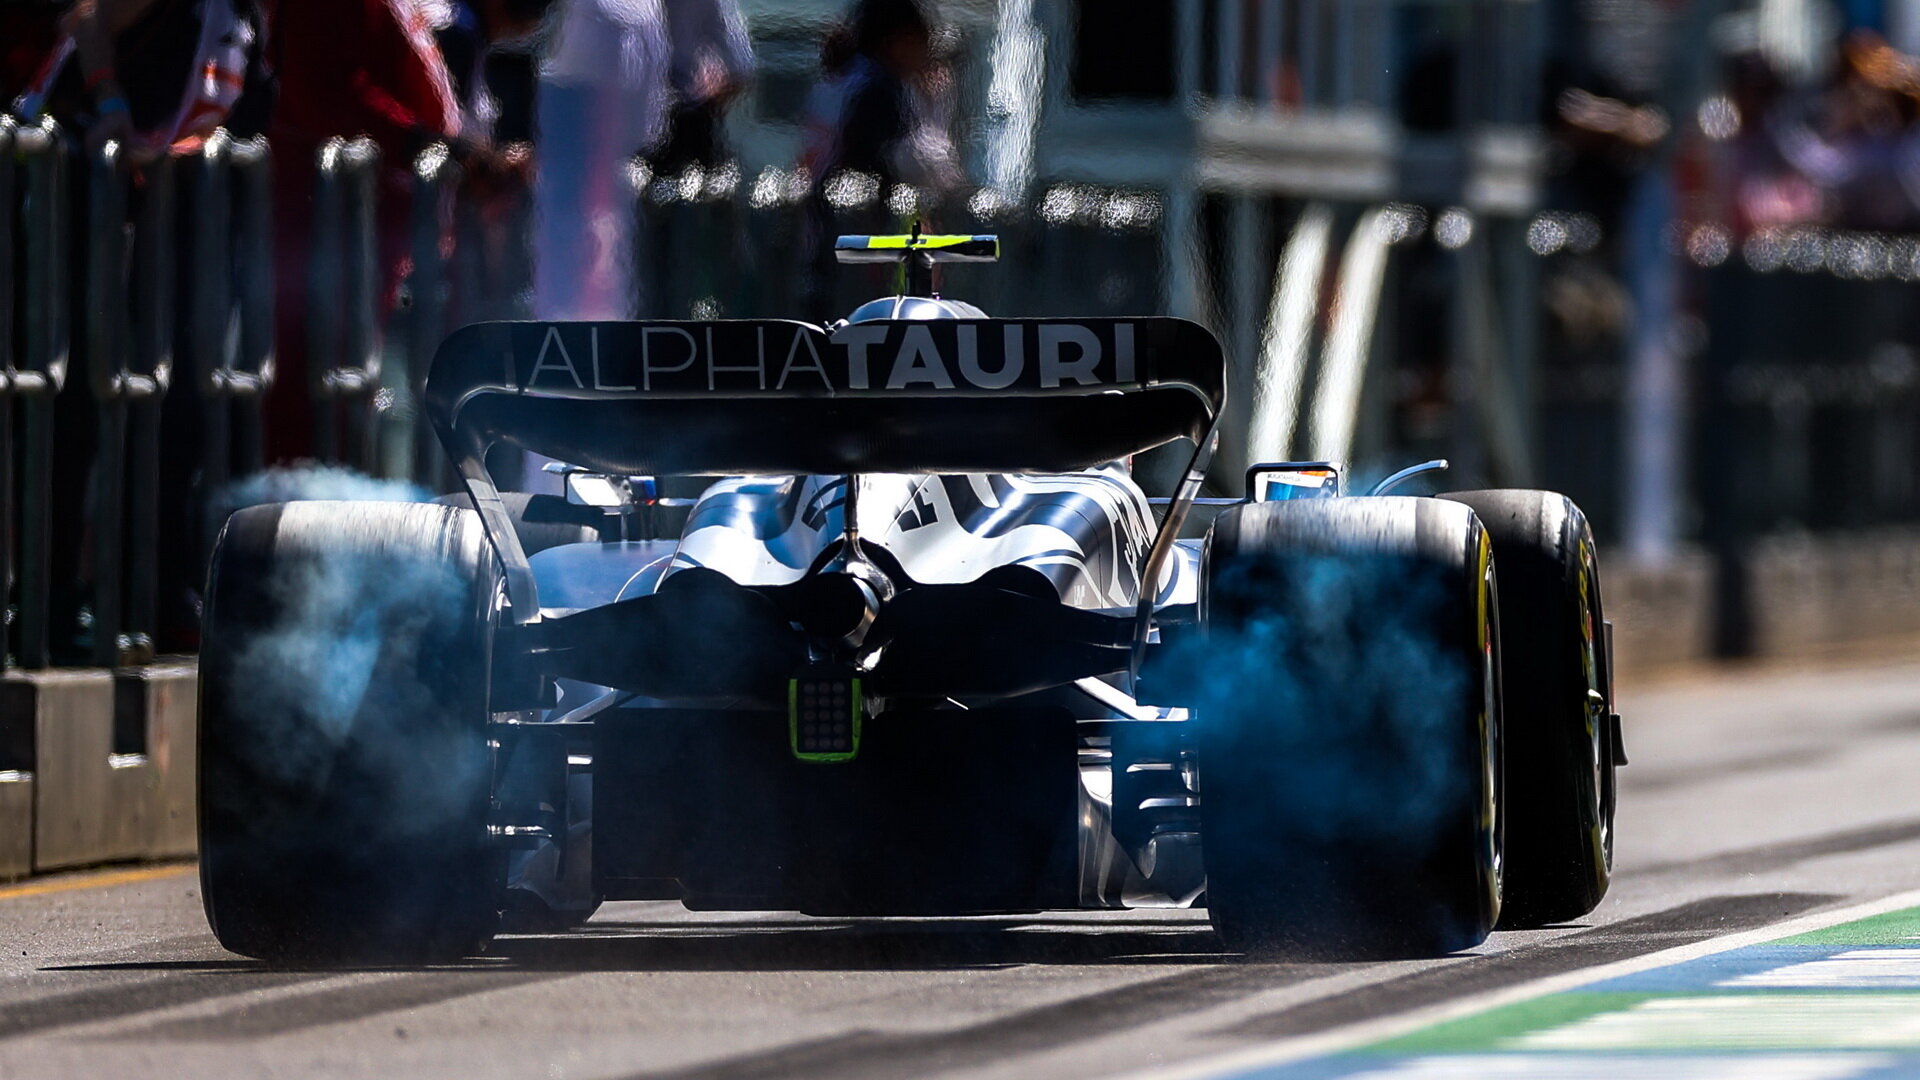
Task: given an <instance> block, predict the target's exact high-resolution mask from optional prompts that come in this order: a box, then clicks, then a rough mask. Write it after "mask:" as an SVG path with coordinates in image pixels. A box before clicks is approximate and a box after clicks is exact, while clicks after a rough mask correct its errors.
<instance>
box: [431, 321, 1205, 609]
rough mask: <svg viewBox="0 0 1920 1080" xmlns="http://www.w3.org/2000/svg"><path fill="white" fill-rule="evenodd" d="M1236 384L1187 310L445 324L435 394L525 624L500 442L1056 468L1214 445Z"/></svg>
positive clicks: (816, 469) (721, 455)
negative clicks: (817, 322)
mask: <svg viewBox="0 0 1920 1080" xmlns="http://www.w3.org/2000/svg"><path fill="white" fill-rule="evenodd" d="M1225 386H1226V370H1225V361H1224V359H1223V358H1222V356H1221V352H1220V346H1219V343H1218V342H1216V341H1215V340H1214V338H1213V335H1212V334H1210V333H1208V332H1207V331H1206V329H1205V328H1203V327H1201V326H1199V325H1197V324H1194V323H1191V322H1187V321H1184V320H1181V319H1170V318H1123V319H1112V318H1104V319H955V320H933V321H904V320H903V321H875V322H861V323H851V324H845V325H842V326H839V327H837V328H835V329H834V330H832V331H829V330H827V329H825V328H822V327H818V326H813V325H811V324H807V323H801V322H791V321H784V320H736V321H714V322H679V321H652V322H551V323H549V322H521V323H481V324H477V325H474V326H469V327H466V328H464V329H461V330H458V331H456V332H455V333H454V334H453V335H451V336H450V337H448V338H447V340H446V341H445V343H443V344H442V345H441V347H440V350H439V352H438V354H436V355H435V357H434V360H433V366H432V369H431V371H430V372H429V374H428V377H427V384H426V394H425V399H426V407H427V411H428V414H429V416H430V418H431V419H432V421H433V424H434V427H435V428H436V430H437V431H438V432H439V435H440V439H441V441H442V443H443V444H444V445H445V446H446V448H447V453H448V455H449V456H450V457H451V458H452V459H453V461H454V462H455V463H456V464H457V466H458V467H459V469H460V472H461V474H462V476H463V477H464V478H465V479H466V481H467V483H468V485H469V487H470V488H471V489H472V490H473V493H474V496H475V500H476V503H477V504H478V505H479V506H480V509H481V512H482V514H483V516H484V517H486V518H487V531H488V532H489V534H491V535H492V536H493V538H494V543H495V546H496V548H497V549H499V551H500V554H501V560H502V562H503V563H504V564H506V568H507V571H508V587H509V592H510V595H511V597H512V600H513V603H514V605H515V609H516V617H517V618H518V619H519V620H520V621H526V620H527V619H530V618H532V612H537V611H538V607H537V603H536V604H534V606H533V607H532V612H528V611H527V609H526V608H525V607H523V606H522V602H523V599H524V600H525V601H527V602H532V597H533V594H532V579H531V574H530V573H526V572H524V564H525V558H524V556H523V555H521V554H520V553H519V551H518V550H517V549H518V547H519V545H518V543H517V541H516V540H515V538H514V536H513V531H512V529H511V528H510V527H507V521H506V517H505V514H504V511H501V510H500V509H499V507H498V495H497V491H496V489H495V487H494V485H493V482H492V480H491V478H490V477H489V476H488V475H487V473H486V469H485V467H484V464H483V462H484V461H485V458H486V452H487V450H488V449H489V448H490V447H492V446H493V445H495V444H500V443H504V444H507V445H511V446H516V447H520V448H521V449H524V450H529V451H532V452H535V453H539V454H544V455H546V456H548V457H553V458H558V459H560V460H562V461H566V462H570V463H573V464H577V465H582V466H585V467H587V468H589V469H592V470H595V471H604V472H609V473H615V474H626V475H640V474H692V475H740V474H784V473H818V474H836V473H861V472H897V473H963V472H1008V473H1042V472H1065V471H1069V470H1073V469H1080V468H1088V467H1091V466H1094V465H1098V464H1101V463H1103V462H1108V461H1112V460H1115V459H1117V458H1123V457H1126V456H1128V455H1130V454H1135V453H1139V452H1141V451H1143V450H1148V449H1151V448H1153V447H1156V446H1160V445H1163V444H1165V443H1168V442H1171V441H1173V440H1175V439H1180V438H1187V439H1191V440H1193V441H1194V443H1195V445H1196V447H1197V448H1199V451H1200V453H1198V454H1197V455H1196V458H1197V459H1201V458H1204V455H1205V453H1206V452H1209V451H1210V449H1211V445H1212V433H1213V429H1214V425H1215V424H1216V422H1217V421H1218V419H1219V416H1220V411H1221V408H1222V405H1223V402H1224V397H1225ZM1196 464H1202V465H1203V464H1204V462H1203V460H1197V461H1196ZM1190 471H1191V470H1190ZM1187 486H1188V485H1186V484H1183V485H1182V488H1183V490H1184V489H1185V488H1186V487H1187ZM1193 487H1194V489H1195V490H1197V480H1195V481H1194V482H1193ZM1191 495H1192V493H1191V492H1188V493H1187V495H1186V499H1187V500H1188V501H1190V500H1191ZM489 503H491V504H493V505H492V506H489ZM516 563H518V564H520V565H519V566H516V565H515V564H516ZM516 578H523V579H524V580H522V581H516V580H515V579H516Z"/></svg>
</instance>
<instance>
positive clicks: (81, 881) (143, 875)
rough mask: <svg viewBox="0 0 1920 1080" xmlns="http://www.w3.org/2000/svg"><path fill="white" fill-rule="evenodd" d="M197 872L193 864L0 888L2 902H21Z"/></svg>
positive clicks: (34, 882)
mask: <svg viewBox="0 0 1920 1080" xmlns="http://www.w3.org/2000/svg"><path fill="white" fill-rule="evenodd" d="M196 870H197V868H196V867H194V866H192V865H186V866H180V865H172V866H143V867H140V868H138V869H135V870H108V871H104V872H100V873H92V874H80V875H75V876H71V877H59V878H54V879H53V880H50V881H28V882H23V883H21V884H19V885H5V886H0V900H20V899H24V898H26V897H29V896H46V895H47V894H49V893H63V892H73V891H74V890H76V889H106V888H111V887H112V886H115V885H132V884H134V883H136V882H141V881H159V880H162V879H165V878H173V877H184V876H186V875H188V874H191V873H195V872H196Z"/></svg>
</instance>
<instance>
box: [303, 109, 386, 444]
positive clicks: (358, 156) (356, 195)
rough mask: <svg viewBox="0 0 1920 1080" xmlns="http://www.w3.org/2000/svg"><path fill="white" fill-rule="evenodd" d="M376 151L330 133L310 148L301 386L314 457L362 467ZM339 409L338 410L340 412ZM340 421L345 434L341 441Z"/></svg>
mask: <svg viewBox="0 0 1920 1080" xmlns="http://www.w3.org/2000/svg"><path fill="white" fill-rule="evenodd" d="M379 162H380V153H379V150H378V149H377V148H376V147H375V146H374V144H373V142H372V141H371V140H369V139H364V138H361V139H354V140H352V141H351V142H349V141H347V140H345V139H339V138H334V139H329V140H327V141H326V143H324V144H323V145H322V146H321V147H320V150H319V152H318V154H317V155H316V158H315V161H314V168H315V170H316V174H315V180H314V191H313V248H312V261H311V264H310V266H309V270H308V279H307V282H308V285H307V287H308V290H309V291H308V294H307V295H308V303H307V351H308V359H307V388H308V392H309V393H310V394H311V395H312V399H313V410H314V412H313V417H314V443H313V445H314V457H315V458H317V459H319V460H321V461H335V462H343V463H346V464H349V465H353V466H356V467H362V468H364V467H365V466H366V465H367V464H368V458H369V457H370V456H371V451H372V444H371V436H372V431H373V427H372V424H371V423H370V422H369V420H368V417H367V407H368V406H369V405H370V404H371V403H370V401H365V400H355V399H363V398H370V396H371V394H372V390H373V387H374V385H375V384H376V383H377V382H378V380H379V375H380V358H379V355H378V353H377V352H376V347H377V342H378V336H377V335H376V334H375V330H374V317H375V313H376V310H377V307H378V304H377V297H376V292H377V290H378V289H379V285H380V282H379V271H378V263H379V252H378V246H377V245H378V242H379V241H378V237H377V236H376V235H375V231H374V213H373V203H374V197H375V192H374V181H375V179H376V175H377V172H378V169H379ZM343 408H344V409H345V416H344V417H343V416H342V415H341V411H342V409H343ZM342 427H344V428H345V431H346V440H345V443H344V445H343V444H342V441H341V429H342Z"/></svg>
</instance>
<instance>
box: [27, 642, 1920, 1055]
mask: <svg viewBox="0 0 1920 1080" xmlns="http://www.w3.org/2000/svg"><path fill="white" fill-rule="evenodd" d="M1623 690H1624V691H1625V699H1626V700H1625V702H1624V711H1625V713H1626V714H1627V718H1628V728H1627V738H1628V749H1629V751H1630V752H1631V754H1632V757H1633V762H1634V764H1633V765H1632V766H1631V767H1629V768H1628V769H1627V770H1626V771H1625V772H1624V774H1623V785H1622V804H1621V816H1620V822H1619V836H1620V844H1621V846H1620V852H1619V866H1618V868H1617V874H1616V878H1615V883H1614V889H1613V892H1612V893H1611V895H1610V896H1609V897H1608V899H1607V901H1606V902H1605V903H1604V904H1603V905H1602V906H1601V908H1600V910H1599V911H1598V912H1596V913H1595V914H1594V915H1593V916H1592V917H1591V918H1590V919H1588V920H1587V921H1585V922H1583V923H1581V924H1579V925H1575V926H1569V927H1564V928H1556V929H1551V930H1544V931H1534V932H1528V933H1503V934H1496V935H1495V936H1494V938H1493V939H1492V940H1491V941H1489V942H1488V943H1487V945H1486V946H1484V947H1482V948H1481V949H1478V950H1475V951H1474V952H1473V953H1470V954H1465V955H1461V956H1456V957H1449V958H1445V959H1441V960H1433V961H1406V962H1396V963H1374V964H1254V963H1247V962H1245V961H1242V960H1240V959H1238V958H1236V957H1231V956H1226V955H1222V954H1221V953H1220V952H1219V951H1218V945H1217V944H1216V942H1215V941H1214V939H1213V936H1212V935H1211V933H1210V932H1209V931H1208V930H1207V928H1206V923H1205V920H1204V917H1203V916H1202V915H1199V914H1195V913H1186V912H1122V913H1114V914H1111V915H1077V914H1065V915H1052V914H1049V915H1036V916H1008V917H997V918H990V919H944V920H942V919H931V920H930V919H910V920H828V919H807V918H804V917H800V916H796V915H788V914H769V915H716V914H712V913H699V912H687V911H685V910H683V909H681V908H680V907H679V906H678V905H674V904H642V903H629V904H615V905H609V906H608V908H607V909H605V910H604V911H603V912H602V913H601V914H600V915H599V916H598V917H597V918H596V919H595V920H594V921H593V923H591V924H590V925H589V926H588V927H587V928H586V929H585V930H584V931H581V932H579V933H576V934H572V935H565V936H557V937H539V936H524V937H509V938H503V939H501V940H500V941H499V942H498V943H497V944H496V946H495V947H494V949H493V951H492V952H491V953H490V954H489V955H488V956H486V957H484V958H481V959H479V960H476V961H473V962H471V963H467V964H463V965H458V966H450V967H445V968H436V969H432V970H427V971H385V970H381V971H338V970H294V971H288V970H272V969H267V968H264V967H262V966H260V965H257V964H254V963H252V962H250V961H245V960H242V959H240V958H237V957H234V956H231V955H230V954H227V953H225V952H223V951H222V950H221V949H220V948H219V947H218V946H217V945H216V944H215V943H214V942H213V940H212V937H211V935H209V934H208V932H207V930H206V926H205V923H204V920H203V917H202V915H201V913H200V908H199V899H198V886H197V881H196V880H195V878H194V876H193V875H192V873H191V868H188V867H177V866H176V867H141V868H116V869H112V870H108V871H104V872H100V873H97V874H90V875H74V876H68V877H57V878H48V879H41V880H37V881H32V882H27V883H24V884H22V885H16V886H0V1078H5V1080H14V1078H16V1077H18V1078H38V1077H65V1076H74V1075H110V1076H115V1077H137V1076H169V1077H172V1076H182V1075H191V1076H199V1077H225V1076H275V1077H279V1076H290V1077H291V1076H338V1075H359V1076H401V1075H404V1076H410V1077H412V1076H421V1077H449V1078H454V1077H460V1078H465V1077H544V1078H553V1080H564V1078H570V1077H584V1078H606V1080H618V1078H627V1077H635V1078H638V1077H687V1078H693V1077H776V1076H778V1077H835V1078H840V1077H867V1076H929V1075H939V1076H967V1077H1006V1078H1011V1077H1032V1076H1050V1077H1051V1076H1061V1077H1076V1076H1115V1075H1141V1076H1151V1075H1163V1076H1168V1077H1173V1076H1220V1077H1227V1076H1236V1077H1237V1076H1248V1075H1253V1076H1264V1075H1275V1076H1300V1077H1333V1076H1353V1075H1390V1076H1396V1077H1404V1076H1413V1077H1426V1076H1448V1077H1451V1076H1495V1077H1500V1076H1529V1077H1549V1078H1551V1077H1569V1076H1580V1077H1584V1076H1623V1075H1624V1076H1636V1077H1638V1076H1678V1077H1688V1078H1692V1077H1722V1076H1726V1077H1734V1076H1738V1077H1776V1076H1781V1077H1808V1078H1826V1077H1840V1076H1856V1075H1865V1076H1889V1075H1920V1058H1910V1057H1909V1056H1908V1055H1910V1054H1914V1053H1915V1051H1916V1050H1920V1020H1917V1019H1915V1018H1916V1017H1920V973H1917V972H1916V968H1920V962H1916V961H1920V951H1917V952H1915V953H1914V954H1912V957H1911V958H1909V956H1908V954H1907V952H1906V950H1909V949H1915V948H1916V947H1920V939H1909V937H1908V936H1909V935H1914V934H1920V919H1916V918H1915V916H1914V915H1913V914H1912V913H1911V912H1910V911H1906V909H1911V908H1915V907H1920V897H1917V898H1901V895H1900V894H1904V893H1908V892H1913V891H1915V890H1920V784H1916V783H1915V782H1914V777H1916V776H1920V665H1908V666H1887V665H1884V664H1883V665H1881V666H1877V667H1850V668H1837V669H1833V670H1827V671H1800V672H1794V673H1764V672H1752V671H1747V672H1741V673H1738V674H1735V675H1732V676H1724V677H1713V678H1695V679H1690V680H1688V681H1685V682H1681V683H1673V684H1668V685H1665V686H1660V687H1654V688H1649V689H1644V690H1639V691H1636V690H1635V689H1634V688H1633V687H1630V686H1629V687H1625V688H1623ZM1887 904H1893V905H1895V910H1896V911H1905V913H1904V914H1897V913H1896V914H1891V915H1875V916H1873V918H1872V920H1871V921H1868V922H1864V923H1860V922H1855V923H1853V924H1852V925H1844V924H1846V923H1848V922H1849V920H1853V919H1856V918H1858V917H1860V914H1861V912H1862V911H1865V912H1869V913H1871V912H1875V911H1877V910H1879V908H1877V907H1874V906H1872V905H1879V906H1880V907H1884V906H1885V905H1887ZM1862 905H1868V906H1867V907H1864V908H1862V907H1861V906H1862ZM1836 923H1838V924H1843V925H1840V926H1838V927H1837V928H1834V927H1835V924H1836ZM1815 927H1819V928H1820V929H1814V928H1815ZM1793 935H1798V936H1793ZM1596 978H1601V979H1602V981H1599V982H1595V981H1594V980H1595V979H1596ZM1903 980H1904V981H1903Z"/></svg>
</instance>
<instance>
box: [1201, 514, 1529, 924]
mask: <svg viewBox="0 0 1920 1080" xmlns="http://www.w3.org/2000/svg"><path fill="white" fill-rule="evenodd" d="M1203 589H1204V592H1203V593H1202V598H1201V610H1202V617H1203V620H1204V622H1205V625H1206V641H1207V645H1206V662H1205V663H1206V668H1207V670H1206V671H1205V673H1204V674H1203V675H1201V676H1200V679H1201V683H1200V687H1199V689H1198V691H1197V694H1196V698H1195V713H1194V723H1195V725H1196V727H1195V736H1196V742H1197V748H1198V753H1199V763H1198V764H1199V787H1200V816H1201V823H1202V824H1201V843H1202V850H1203V853H1204V857H1205V861H1206V869H1207V894H1206V896H1207V906H1208V910H1209V913H1210V915H1211V917H1212V919H1213V924H1214V927H1215V929H1216V930H1217V931H1218V932H1219V934H1220V936H1221V938H1222V939H1223V941H1224V942H1225V943H1226V944H1227V946H1228V947H1229V948H1232V949H1236V950H1241V951H1247V952H1256V953H1277V954H1282V955H1287V956H1303V957H1316V958H1335V959H1353V958H1372V957H1404V956H1437V955H1442V954H1445V953H1449V952H1453V951H1456V950H1459V949H1463V948H1469V947H1472V946H1474V945H1477V944H1479V943H1480V942H1481V941H1483V940H1485V938H1486V936H1487V933H1488V932H1489V931H1490V930H1492V929H1493V926H1494V922H1495V920H1496V919H1497V918H1498V917H1499V912H1500V891H1501V880H1500V878H1501V848H1500V844H1501V837H1500V826H1501V817H1502V815H1501V813H1500V807H1501V793H1500V784H1501V765H1502V762H1501V756H1500V715H1499V693H1498V680H1499V675H1498V663H1499V653H1498V643H1499V636H1498V627H1497V624H1496V621H1495V620H1496V619H1497V617H1498V616H1497V606H1496V602H1495V599H1494V578H1493V566H1492V551H1491V546H1490V544H1489V542H1488V537H1487V534H1486V531H1485V530H1484V529H1483V528H1482V527H1481V526H1480V523H1479V522H1478V521H1477V520H1475V518H1474V516H1473V514H1472V513H1471V512H1470V511H1468V510H1467V509H1466V508H1465V507H1463V506H1459V505H1456V504H1453V503H1444V502H1438V501H1435V500H1432V499H1414V498H1394V497H1382V498H1367V499H1338V500H1326V501H1310V502H1307V501H1303V502H1271V503H1251V504H1247V505H1244V506H1239V507H1235V508H1233V509H1231V510H1229V511H1227V512H1226V513H1225V514H1223V515H1222V516H1221V517H1220V519H1219V520H1218V521H1217V522H1216V523H1215V524H1214V526H1213V531H1212V533H1211V534H1210V535H1209V539H1208V546H1207V551H1206V556H1205V571H1204V585H1203Z"/></svg>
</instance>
